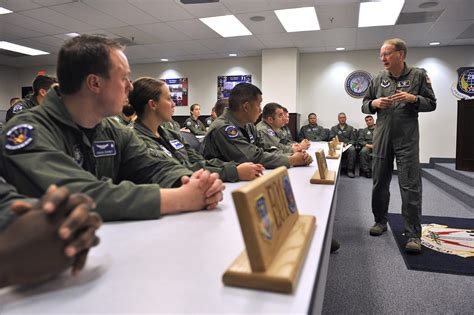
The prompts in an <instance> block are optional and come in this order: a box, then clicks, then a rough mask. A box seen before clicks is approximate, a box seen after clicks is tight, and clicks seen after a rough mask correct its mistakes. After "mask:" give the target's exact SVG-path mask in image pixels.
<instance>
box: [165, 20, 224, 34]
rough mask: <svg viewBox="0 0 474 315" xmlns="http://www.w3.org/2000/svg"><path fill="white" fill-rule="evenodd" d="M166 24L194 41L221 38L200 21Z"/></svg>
mask: <svg viewBox="0 0 474 315" xmlns="http://www.w3.org/2000/svg"><path fill="white" fill-rule="evenodd" d="M166 24H168V25H169V26H171V27H172V28H174V29H176V30H178V31H180V32H183V33H184V34H186V35H187V36H189V37H190V38H194V39H205V38H220V37H221V36H220V35H219V34H217V33H216V32H214V31H213V30H212V29H210V28H209V27H208V26H207V25H205V24H204V23H202V22H201V21H199V20H198V19H193V20H183V21H173V22H167V23H166Z"/></svg>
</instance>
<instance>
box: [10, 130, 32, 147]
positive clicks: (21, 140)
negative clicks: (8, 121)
mask: <svg viewBox="0 0 474 315" xmlns="http://www.w3.org/2000/svg"><path fill="white" fill-rule="evenodd" d="M6 138H7V141H6V142H7V143H6V144H5V148H6V149H7V150H18V149H21V148H24V147H26V146H27V145H29V144H30V143H31V141H33V126H31V125H28V124H21V125H16V126H15V127H13V128H11V129H10V130H8V132H7V134H6Z"/></svg>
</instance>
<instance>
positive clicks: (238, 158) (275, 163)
mask: <svg viewBox="0 0 474 315" xmlns="http://www.w3.org/2000/svg"><path fill="white" fill-rule="evenodd" d="M201 153H202V154H203V155H204V157H205V158H206V159H214V158H218V159H220V160H223V161H234V162H237V163H243V162H254V163H260V164H262V165H263V166H264V167H265V168H268V169H271V168H277V167H279V166H286V167H290V163H289V160H288V155H286V154H283V153H278V152H266V151H265V150H264V149H263V143H262V142H261V139H260V138H258V136H257V130H256V129H255V125H254V124H252V123H249V124H247V125H245V126H244V127H241V126H239V123H238V121H237V120H236V119H235V118H234V116H233V115H232V111H230V110H229V109H228V108H226V109H225V110H224V113H223V114H222V115H221V116H219V117H218V118H217V119H216V120H215V121H214V122H213V123H212V125H211V127H210V128H209V130H208V132H207V134H206V136H205V137H204V140H203V142H202V145H201Z"/></svg>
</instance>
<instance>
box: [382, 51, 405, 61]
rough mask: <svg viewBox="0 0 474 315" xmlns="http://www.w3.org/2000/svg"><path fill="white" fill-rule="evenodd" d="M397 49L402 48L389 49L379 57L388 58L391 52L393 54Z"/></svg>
mask: <svg viewBox="0 0 474 315" xmlns="http://www.w3.org/2000/svg"><path fill="white" fill-rule="evenodd" d="M396 51H400V50H392V51H389V52H385V53H383V54H380V55H379V59H380V60H382V59H383V58H388V56H390V55H391V54H393V53H394V52H396Z"/></svg>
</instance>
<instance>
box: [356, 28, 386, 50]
mask: <svg viewBox="0 0 474 315" xmlns="http://www.w3.org/2000/svg"><path fill="white" fill-rule="evenodd" d="M392 32H393V26H392V25H390V26H376V27H361V28H358V29H357V31H356V43H357V47H363V46H364V45H368V46H369V47H373V45H374V44H375V45H376V47H377V48H380V47H381V46H382V43H383V42H384V41H385V40H386V39H389V38H391V37H392Z"/></svg>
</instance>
